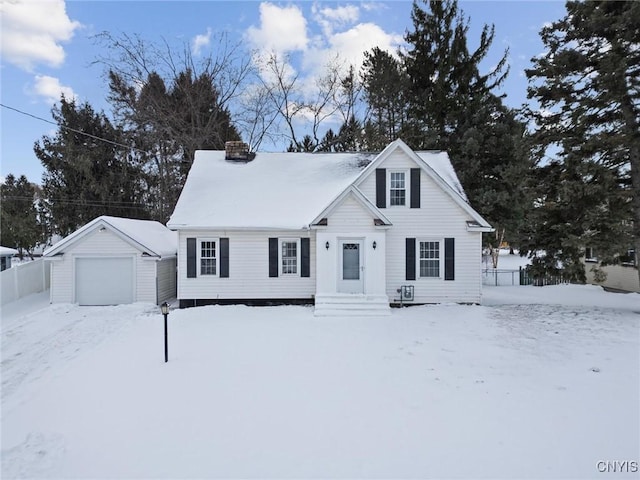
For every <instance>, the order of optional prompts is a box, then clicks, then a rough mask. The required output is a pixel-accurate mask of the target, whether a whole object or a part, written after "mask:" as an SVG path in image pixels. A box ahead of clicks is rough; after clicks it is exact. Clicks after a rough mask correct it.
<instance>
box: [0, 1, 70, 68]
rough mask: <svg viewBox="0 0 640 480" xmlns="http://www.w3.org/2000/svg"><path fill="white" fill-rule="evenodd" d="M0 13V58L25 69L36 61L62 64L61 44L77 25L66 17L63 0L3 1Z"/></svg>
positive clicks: (31, 66)
mask: <svg viewBox="0 0 640 480" xmlns="http://www.w3.org/2000/svg"><path fill="white" fill-rule="evenodd" d="M0 13H1V14H2V17H3V18H2V42H1V43H2V47H1V52H2V57H3V58H4V59H6V60H7V61H9V62H11V63H13V64H14V65H16V66H18V67H20V68H22V69H24V70H27V71H32V70H33V68H34V66H35V65H37V64H46V65H49V66H52V67H59V66H60V65H62V63H63V62H64V57H65V53H64V49H63V47H62V45H61V43H62V42H67V41H69V40H71V38H72V37H73V34H74V32H75V30H76V29H78V28H80V27H81V24H80V23H79V22H77V21H73V20H71V19H70V18H69V17H68V16H67V12H66V9H65V2H64V0H48V1H33V0H3V1H2V2H1V3H0Z"/></svg>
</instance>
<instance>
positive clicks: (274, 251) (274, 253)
mask: <svg viewBox="0 0 640 480" xmlns="http://www.w3.org/2000/svg"><path fill="white" fill-rule="evenodd" d="M269 276H270V277H277V276H278V239H277V238H270V239H269Z"/></svg>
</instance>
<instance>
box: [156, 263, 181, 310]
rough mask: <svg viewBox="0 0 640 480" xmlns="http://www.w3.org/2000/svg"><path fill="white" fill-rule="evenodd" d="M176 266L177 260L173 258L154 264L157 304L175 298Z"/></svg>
mask: <svg viewBox="0 0 640 480" xmlns="http://www.w3.org/2000/svg"><path fill="white" fill-rule="evenodd" d="M176 264H177V260H176V259H175V258H167V259H164V260H162V261H160V262H158V263H157V264H156V268H157V276H158V280H157V285H158V288H157V290H158V297H157V303H158V304H160V303H162V302H164V301H165V300H169V299H171V298H175V297H176V282H177V279H176Z"/></svg>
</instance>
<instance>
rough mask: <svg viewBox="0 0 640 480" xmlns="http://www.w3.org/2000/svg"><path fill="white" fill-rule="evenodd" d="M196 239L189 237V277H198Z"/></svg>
mask: <svg viewBox="0 0 640 480" xmlns="http://www.w3.org/2000/svg"><path fill="white" fill-rule="evenodd" d="M196 261H197V257H196V239H195V238H187V278H196V271H197V269H196Z"/></svg>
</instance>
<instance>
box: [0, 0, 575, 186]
mask: <svg viewBox="0 0 640 480" xmlns="http://www.w3.org/2000/svg"><path fill="white" fill-rule="evenodd" d="M1 5H2V6H1V7H0V8H1V9H2V10H1V11H2V25H1V27H2V52H1V54H2V55H1V70H0V74H1V84H0V88H1V99H2V100H1V103H2V104H4V105H6V106H9V107H12V108H15V109H18V110H22V111H24V112H28V113H30V114H32V115H35V116H38V117H42V118H45V119H48V120H51V114H50V110H51V107H52V105H53V103H54V102H55V101H56V99H58V98H59V96H60V93H61V92H64V93H65V95H67V96H70V95H73V96H75V97H76V98H77V99H78V100H79V101H88V102H89V103H90V104H91V105H92V106H93V107H94V108H96V109H97V110H102V109H104V110H105V111H106V112H107V113H109V105H108V104H107V103H106V101H105V98H106V95H107V87H106V82H105V81H104V79H103V77H102V74H103V68H102V67H101V66H100V65H95V64H93V65H92V62H93V61H94V60H95V59H96V58H97V57H98V56H99V55H100V54H101V53H104V52H102V51H101V47H99V46H98V45H97V44H96V43H95V41H94V40H92V36H93V35H95V34H97V33H100V32H103V31H109V32H111V33H112V34H114V35H116V36H117V35H120V34H122V33H126V34H130V35H132V34H138V35H140V36H141V37H142V38H144V39H146V40H149V41H151V42H160V41H161V40H162V39H165V40H166V41H167V42H169V43H170V44H172V45H181V44H188V45H191V47H192V48H197V49H200V52H205V53H206V51H207V50H208V49H211V48H214V47H215V45H216V40H215V35H216V34H217V33H221V32H227V33H228V34H229V36H230V38H231V39H232V40H238V41H242V43H243V45H245V46H246V47H248V48H264V47H269V48H271V49H276V50H278V51H281V52H284V53H290V54H294V55H295V57H294V58H296V59H297V60H296V64H295V65H293V67H294V68H295V69H296V70H297V71H298V72H299V73H300V75H301V76H303V77H307V78H310V77H313V75H314V74H315V73H317V72H318V65H319V63H321V62H320V60H321V59H323V58H328V57H330V56H331V55H332V54H333V53H335V52H340V55H341V56H343V57H344V58H346V59H348V60H349V61H352V62H357V61H358V60H359V59H360V58H361V56H362V50H369V49H370V48H372V47H373V46H379V47H380V48H383V49H391V50H395V49H396V48H397V46H398V45H399V44H401V43H402V36H403V35H404V33H405V31H406V30H407V29H410V28H411V18H410V11H411V2H410V1H386V2H375V1H368V2H364V1H360V2H348V1H345V2H321V1H297V2H275V1H273V2H259V1H195V2H178V1H137V2H133V1H108V2H98V1H67V2H65V1H63V0H47V1H25V0H17V1H12V2H5V1H3V2H2V4H1ZM459 7H460V8H461V9H462V10H463V11H464V13H465V14H466V15H467V16H468V17H470V20H471V29H470V32H469V44H470V48H473V47H475V46H476V42H477V39H478V37H479V32H480V30H481V28H482V26H483V25H484V24H495V28H496V34H495V40H494V44H493V47H492V51H491V54H490V56H489V57H488V58H487V59H486V61H485V64H484V71H485V72H486V71H488V70H489V69H490V68H491V67H492V66H493V65H495V63H496V62H497V60H498V58H499V57H500V56H501V55H502V53H503V52H504V49H505V48H509V63H510V65H511V73H510V75H509V78H508V79H507V81H506V83H505V85H504V87H503V93H505V94H506V95H507V97H506V103H507V104H508V105H510V106H514V107H519V106H520V105H521V104H522V103H523V102H525V101H526V79H525V77H524V69H525V68H528V67H529V66H530V59H531V57H533V56H534V55H537V54H539V53H541V52H542V50H543V47H542V43H541V41H540V38H539V31H540V29H541V28H542V26H543V25H544V24H545V23H548V22H552V21H554V20H557V19H559V18H561V17H562V16H563V15H564V12H565V9H564V2H561V1H535V2H534V1H526V0H522V1H515V0H511V1H481V0H474V1H471V0H459ZM0 115H1V117H0V121H1V124H0V126H1V128H0V141H1V152H0V153H1V164H0V175H1V176H6V175H7V174H9V173H13V174H14V175H21V174H24V175H26V176H27V178H29V180H30V181H32V182H36V183H39V182H40V180H41V177H42V173H43V168H42V166H41V164H40V162H39V160H38V159H37V158H36V156H35V154H34V153H33V144H34V142H36V141H38V140H40V139H41V138H42V136H43V135H47V134H51V133H52V132H54V131H55V130H56V127H55V126H53V125H51V124H47V123H45V122H42V121H40V120H36V119H34V118H32V117H29V116H26V115H23V114H20V113H17V112H15V111H13V110H9V109H7V108H4V107H3V108H1V109H0ZM277 148H278V147H277V146H274V145H271V146H270V145H268V144H265V145H263V149H266V150H269V149H271V150H273V149H277Z"/></svg>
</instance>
